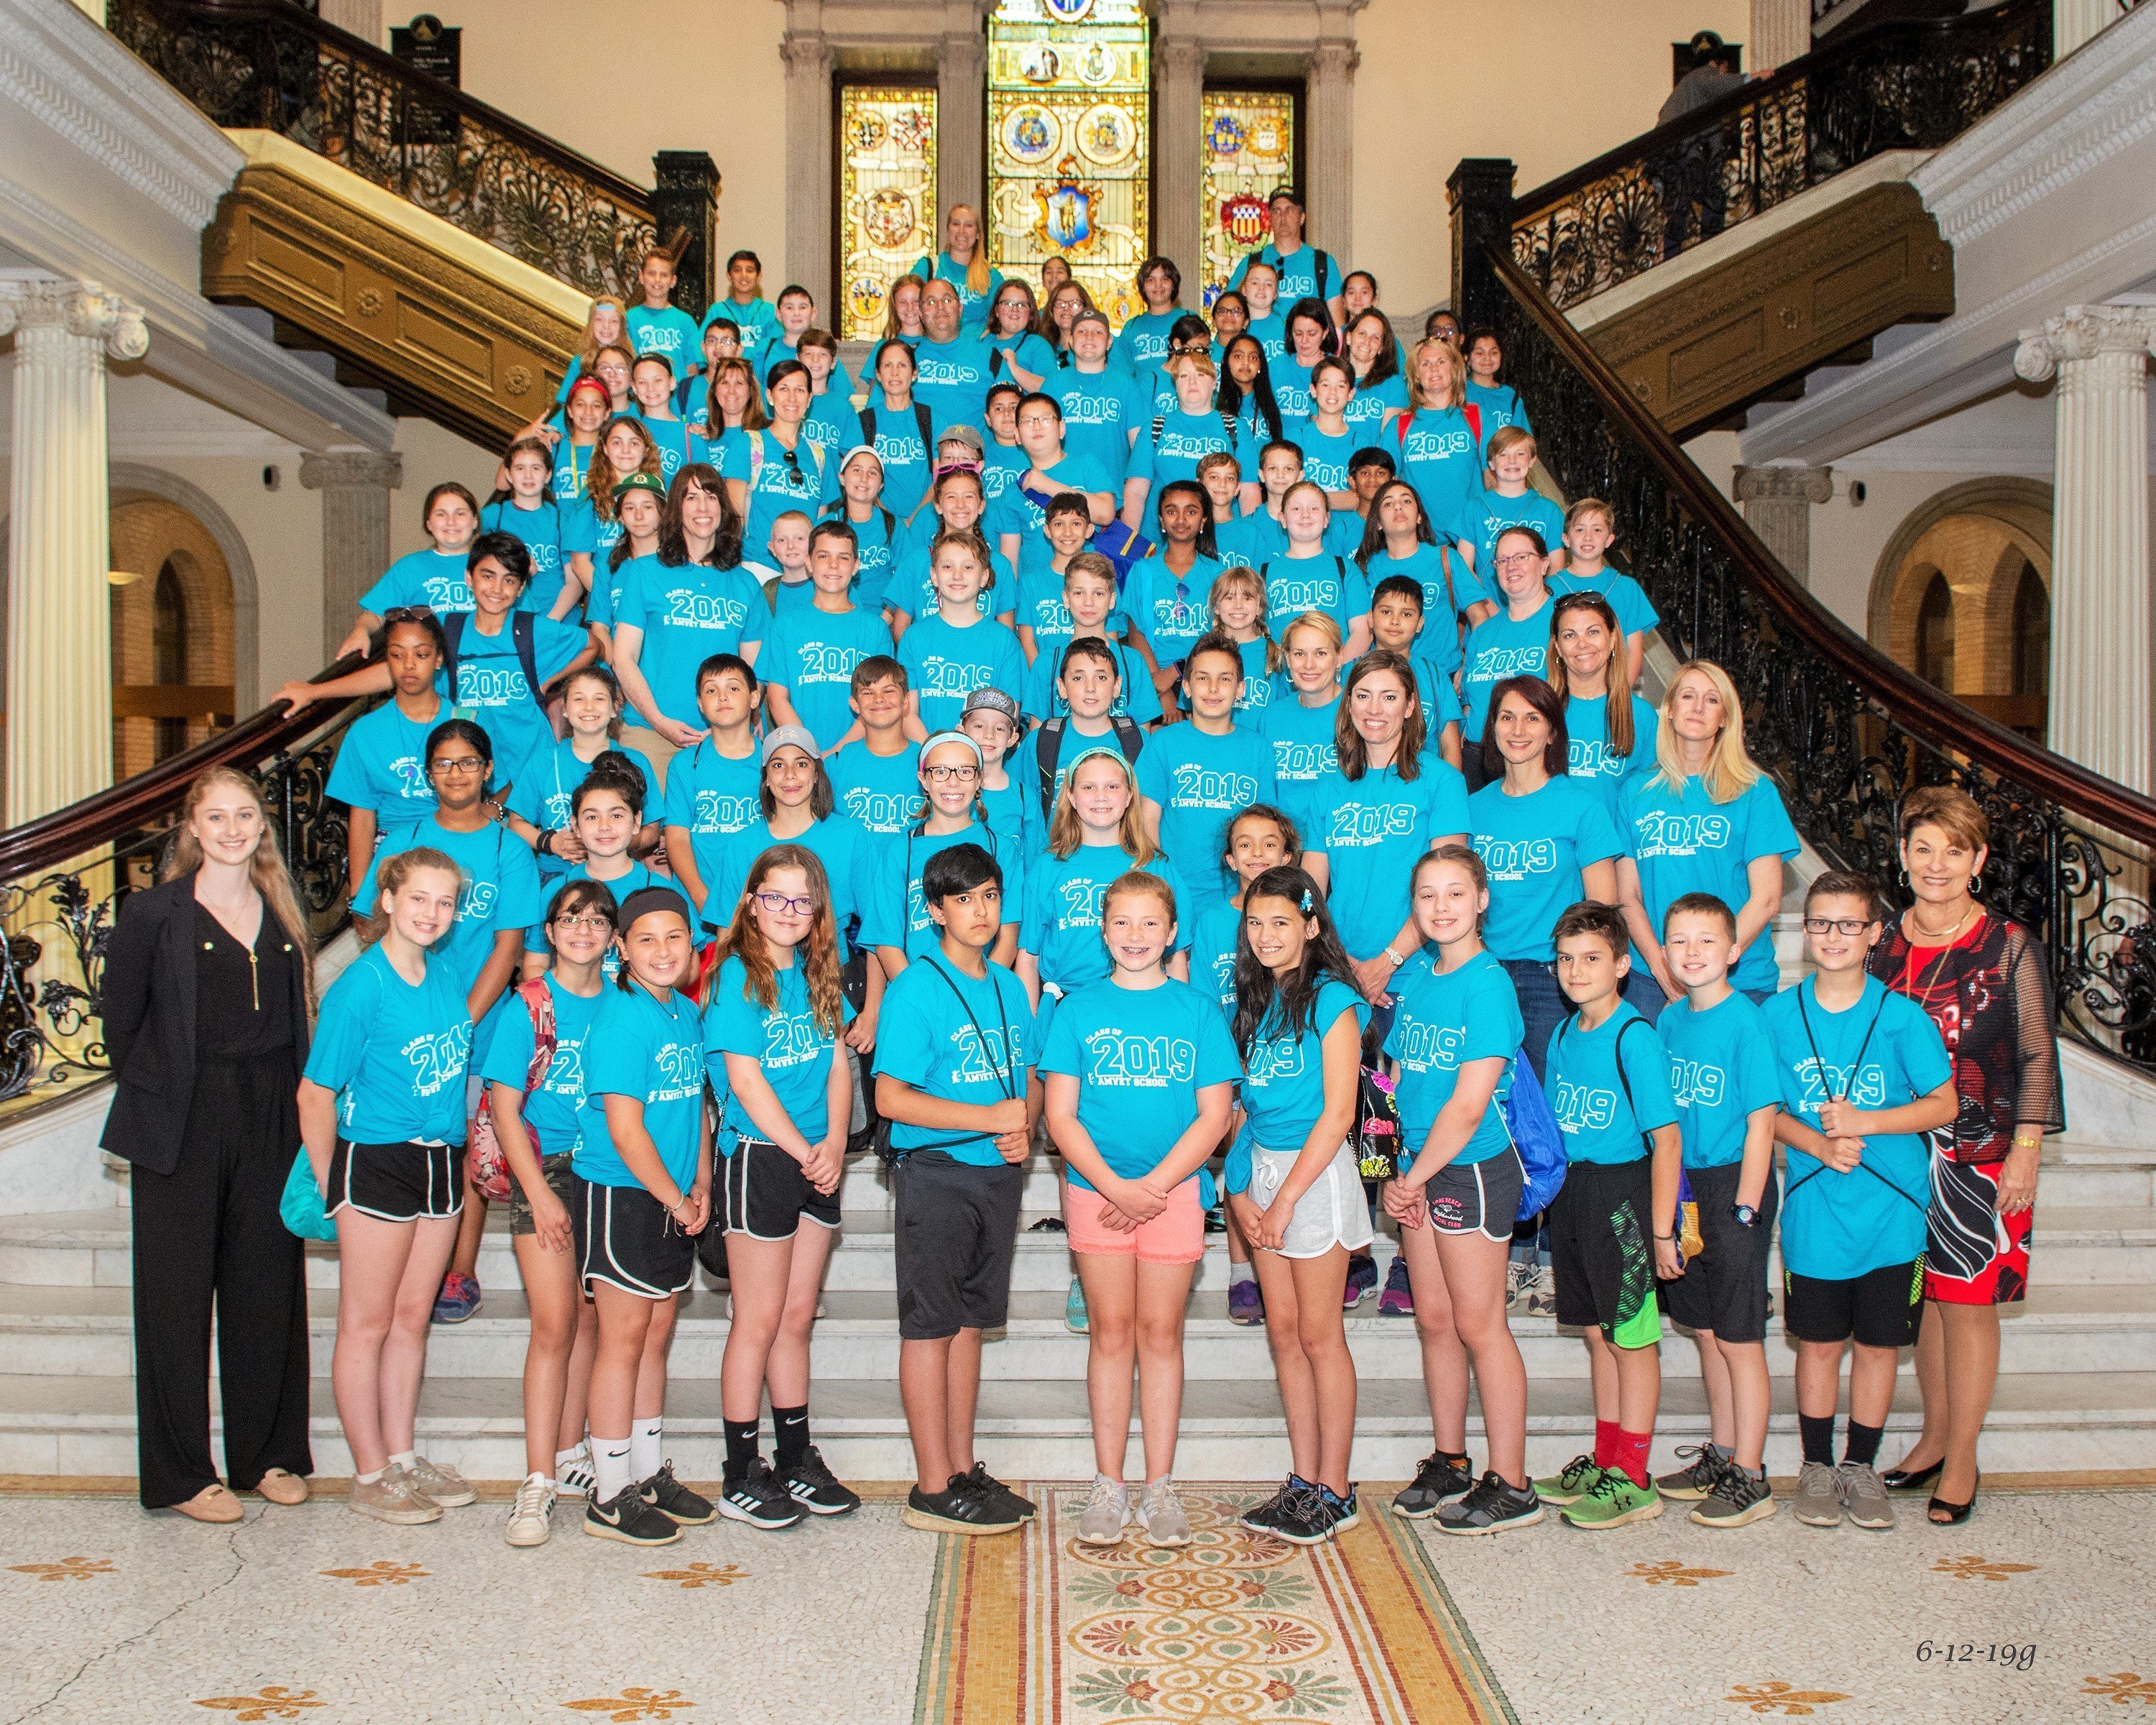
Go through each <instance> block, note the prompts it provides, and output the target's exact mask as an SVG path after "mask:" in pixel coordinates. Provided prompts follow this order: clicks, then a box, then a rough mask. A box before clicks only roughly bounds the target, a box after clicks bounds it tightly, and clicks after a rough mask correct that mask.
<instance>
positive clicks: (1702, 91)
mask: <svg viewBox="0 0 2156 1725" xmlns="http://www.w3.org/2000/svg"><path fill="white" fill-rule="evenodd" d="M1690 46H1691V56H1692V68H1691V70H1690V71H1689V72H1687V73H1686V74H1684V76H1683V77H1681V78H1680V79H1679V80H1677V83H1676V89H1674V90H1671V92H1670V94H1669V99H1668V100H1666V101H1665V102H1664V103H1663V104H1662V105H1661V111H1660V112H1659V113H1657V114H1656V115H1655V125H1656V126H1667V125H1669V124H1670V123H1671V121H1676V120H1681V119H1683V118H1684V117H1685V116H1686V115H1687V114H1691V113H1695V112H1697V110H1700V109H1702V108H1704V107H1706V106H1707V105H1708V104H1710V103H1712V102H1717V101H1720V100H1722V97H1724V96H1726V95H1728V94H1729V93H1730V92H1731V91H1732V90H1738V89H1741V88H1743V85H1744V82H1745V80H1744V76H1743V74H1742V73H1740V72H1739V71H1738V69H1737V51H1736V50H1735V49H1732V48H1731V47H1730V46H1729V45H1728V44H1727V43H1725V42H1723V40H1722V38H1721V37H1719V36H1717V34H1715V33H1714V32H1713V31H1712V30H1702V31H1701V32H1700V33H1698V34H1697V35H1696V36H1694V37H1693V38H1692V39H1691V44H1690ZM1728 131H1729V128H1728V126H1727V123H1725V124H1723V125H1721V126H1713V125H1710V126H1707V128H1706V129H1705V130H1704V131H1695V132H1691V133H1688V134H1686V135H1685V136H1681V137H1680V138H1679V139H1678V140H1677V141H1676V142H1674V143H1672V144H1671V145H1670V146H1667V147H1666V148H1665V149H1662V150H1661V151H1656V152H1655V154H1654V155H1652V156H1650V157H1648V158H1647V178H1648V179H1649V181H1650V182H1652V184H1653V186H1654V187H1655V193H1656V194H1657V195H1658V196H1659V197H1660V198H1661V203H1662V256H1663V258H1664V259H1670V258H1674V257H1675V256H1676V254H1678V253H1679V252H1681V251H1682V250H1683V249H1685V247H1686V244H1694V245H1696V244H1698V243H1699V242H1700V241H1701V240H1702V239H1711V238H1712V237H1713V236H1714V235H1715V234H1719V233H1721V232H1722V228H1723V226H1724V224H1725V223H1727V219H1728V202H1729V200H1728V193H1727V191H1726V189H1725V188H1724V187H1723V185H1722V167H1723V164H1724V163H1725V162H1727V161H1728V159H1729V143H1730V141H1729V137H1728ZM1686 228H1691V229H1692V230H1693V231H1692V234H1691V239H1690V240H1689V241H1688V240H1687V239H1686V237H1685V234H1686Z"/></svg>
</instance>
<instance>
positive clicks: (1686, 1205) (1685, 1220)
mask: <svg viewBox="0 0 2156 1725" xmlns="http://www.w3.org/2000/svg"><path fill="white" fill-rule="evenodd" d="M1705 1250H1707V1242H1706V1241H1705V1240H1702V1238H1701V1237H1700V1232H1699V1200H1698V1199H1697V1198H1695V1197H1693V1196H1692V1190H1691V1175H1690V1174H1688V1173H1686V1172H1685V1171H1684V1170H1683V1169H1682V1168H1679V1169H1678V1170H1677V1255H1678V1256H1679V1257H1681V1258H1682V1259H1683V1260H1685V1261H1686V1263H1690V1262H1691V1260H1693V1259H1694V1258H1697V1256H1698V1255H1700V1254H1701V1253H1702V1252H1703V1251H1705Z"/></svg>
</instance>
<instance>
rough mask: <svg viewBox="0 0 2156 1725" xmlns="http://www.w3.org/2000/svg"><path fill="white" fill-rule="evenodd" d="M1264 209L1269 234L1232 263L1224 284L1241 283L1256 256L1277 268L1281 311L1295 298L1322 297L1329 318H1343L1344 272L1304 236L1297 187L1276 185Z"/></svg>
mask: <svg viewBox="0 0 2156 1725" xmlns="http://www.w3.org/2000/svg"><path fill="white" fill-rule="evenodd" d="M1265 210H1266V213H1267V214H1268V215H1269V216H1270V218H1271V220H1272V229H1273V237H1272V238H1271V239H1269V240H1267V241H1266V242H1265V244H1263V245H1262V246H1260V247H1259V248H1258V249H1257V250H1256V251H1255V252H1252V253H1250V255H1249V256H1248V257H1245V259H1243V261H1242V262H1241V263H1240V264H1237V265H1236V266H1235V275H1233V276H1232V277H1230V278H1229V282H1228V285H1229V287H1232V288H1240V287H1241V286H1242V285H1243V277H1244V275H1245V274H1247V273H1248V271H1249V270H1250V259H1251V258H1260V259H1264V260H1265V262H1266V263H1268V264H1271V265H1272V266H1273V268H1274V269H1276V270H1279V271H1280V298H1279V300H1278V301H1277V302H1276V303H1277V304H1278V305H1280V306H1281V310H1282V311H1286V309H1287V308H1289V307H1291V306H1292V305H1294V304H1295V302H1296V300H1323V301H1324V302H1325V305H1326V309H1327V311H1330V312H1332V321H1333V322H1334V323H1335V324H1338V323H1340V322H1342V321H1344V315H1345V308H1344V307H1343V306H1342V305H1341V303H1340V283H1341V279H1342V276H1344V275H1346V273H1347V272H1346V271H1345V270H1342V268H1341V266H1340V265H1339V264H1337V263H1335V262H1334V261H1333V260H1332V255H1331V254H1329V253H1327V252H1322V251H1320V250H1318V249H1317V247H1316V246H1313V245H1311V244H1307V243H1306V241H1305V240H1304V239H1303V237H1302V228H1303V218H1304V210H1303V203H1302V193H1301V188H1299V187H1295V186H1282V187H1279V188H1277V189H1276V191H1275V192H1274V193H1273V195H1272V196H1271V197H1270V198H1267V199H1266V200H1265Z"/></svg>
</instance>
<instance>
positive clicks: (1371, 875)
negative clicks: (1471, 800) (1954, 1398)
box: [1302, 748, 1468, 961]
mask: <svg viewBox="0 0 2156 1725" xmlns="http://www.w3.org/2000/svg"><path fill="white" fill-rule="evenodd" d="M1418 766H1419V771H1418V772H1417V773H1416V774H1415V776H1414V778H1411V779H1409V778H1401V777H1400V774H1399V768H1397V767H1381V768H1377V769H1376V770H1374V771H1373V772H1368V773H1364V774H1363V776H1362V777H1361V778H1354V779H1351V778H1348V777H1347V774H1346V773H1342V771H1341V770H1340V769H1339V768H1337V767H1336V768H1333V769H1332V772H1330V773H1327V774H1326V775H1325V777H1324V778H1321V779H1320V780H1318V781H1317V784H1316V785H1315V786H1313V787H1312V789H1311V791H1310V792H1309V793H1308V798H1307V800H1306V803H1305V804H1304V809H1303V813H1304V816H1305V830H1304V832H1303V835H1302V842H1303V848H1304V850H1306V851H1314V852H1322V854H1323V855H1324V857H1325V860H1326V865H1327V868H1328V869H1330V870H1331V871H1332V879H1331V881H1330V884H1329V885H1328V886H1327V889H1326V895H1325V896H1326V901H1327V903H1328V904H1330V905H1331V906H1332V920H1333V922H1335V923H1336V924H1337V926H1338V927H1339V930H1340V939H1341V942H1342V945H1344V946H1345V947H1347V956H1348V957H1351V958H1354V959H1357V960H1358V961H1359V960H1362V959H1365V958H1371V957H1376V956H1377V954H1378V953H1379V952H1383V950H1384V949H1385V944H1386V942H1389V941H1390V940H1392V939H1393V938H1394V937H1396V936H1397V935H1398V934H1399V932H1400V930H1401V928H1402V927H1404V926H1405V924H1406V922H1407V920H1408V880H1409V875H1411V874H1412V873H1413V871H1414V864H1415V859H1416V858H1417V857H1419V856H1420V855H1422V854H1423V853H1424V851H1426V850H1429V849H1430V845H1431V843H1432V841H1434V840H1435V839H1440V838H1442V837H1444V836H1445V834H1449V833H1464V832H1466V831H1467V829H1468V819H1467V781H1466V779H1464V778H1461V777H1460V770H1459V768H1456V767H1453V766H1450V765H1449V764H1447V762H1445V758H1444V757H1443V756H1441V755H1440V754H1439V753H1438V752H1437V751H1436V750H1435V749H1434V748H1431V749H1424V751H1423V753H1422V757H1421V759H1420V761H1419V762H1418Z"/></svg>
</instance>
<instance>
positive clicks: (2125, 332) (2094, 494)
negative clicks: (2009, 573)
mask: <svg viewBox="0 0 2156 1725" xmlns="http://www.w3.org/2000/svg"><path fill="white" fill-rule="evenodd" d="M2152 342H2156V307H2152V306H2145V305H2069V306H2068V307H2067V308H2066V313H2065V315H2064V316H2060V317H2052V318H2047V319H2046V320H2045V321H2044V324H2043V326H2042V327H2041V328H2040V329H2034V330H2024V331H2022V332H2021V346H2020V348H2019V350H2018V351H2017V352H2015V356H2014V369H2015V371H2016V372H2019V373H2020V375H2021V376H2022V377H2026V378H2028V379H2029V380H2030V382H2043V381H2044V380H2045V379H2046V378H2047V377H2051V376H2052V375H2053V374H2054V373H2056V375H2057V377H2058V380H2059V388H2058V397H2059V406H2058V442H2057V446H2056V454H2055V455H2054V457H2053V460H2054V463H2055V486H2054V491H2055V495H2054V499H2053V503H2052V509H2053V515H2052V523H2051V714H2050V728H2049V733H2048V736H2049V741H2050V743H2051V747H2052V748H2054V749H2056V751H2057V752H2059V753H2061V754H2062V755H2064V756H2066V757H2067V758H2068V759H2070V760H2074V761H2078V762H2081V764H2082V766H2084V767H2087V768H2090V769H2091V770H2092V771H2093V772H2097V773H2102V774H2103V775H2104V776H2105V777H2106V778H2114V779H2117V781H2118V782H2119V783H2121V784H2123V785H2125V786H2127V787H2128V788H2130V789H2133V790H2137V791H2140V792H2143V793H2146V792H2147V791H2148V788H2149V777H2148V754H2149V721H2150V701H2149V680H2150V675H2151V673H2150V657H2149V648H2150V641H2149V633H2148V630H2149V599H2148V568H2149V565H2148V355H2149V352H2150V351H2151V344H2152Z"/></svg>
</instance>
